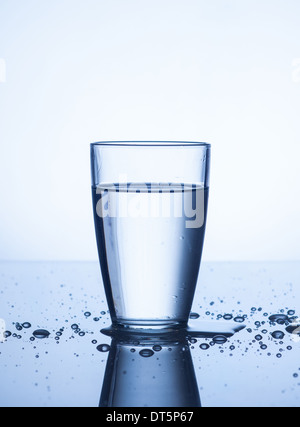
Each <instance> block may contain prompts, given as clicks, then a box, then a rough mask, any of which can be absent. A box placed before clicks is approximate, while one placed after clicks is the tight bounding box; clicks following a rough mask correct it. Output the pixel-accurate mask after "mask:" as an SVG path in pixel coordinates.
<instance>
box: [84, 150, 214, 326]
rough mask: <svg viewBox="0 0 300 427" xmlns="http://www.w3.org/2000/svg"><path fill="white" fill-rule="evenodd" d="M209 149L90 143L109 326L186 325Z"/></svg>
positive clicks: (198, 258) (203, 212)
mask: <svg viewBox="0 0 300 427" xmlns="http://www.w3.org/2000/svg"><path fill="white" fill-rule="evenodd" d="M209 165H210V146H209V144H205V143H197V142H193V143H191V142H188V143H185V142H100V143H95V144H92V145H91V168H92V193H93V205H94V218H95V230H96V237H97V244H98V251H99V259H100V264H101V270H102V277H103V282H104V286H105V291H106V296H107V301H108V305H109V309H110V314H111V318H112V322H113V325H114V326H115V327H126V328H142V329H152V330H153V329H154V330H157V329H169V328H179V327H186V325H187V321H188V316H189V313H190V310H191V306H192V302H193V297H194V292H195V287H196V282H197V277H198V272H199V267H200V261H201V255H202V247H203V241H204V233H205V222H206V212H207V203H208V186H209Z"/></svg>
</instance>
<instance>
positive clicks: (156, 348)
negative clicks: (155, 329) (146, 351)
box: [152, 344, 162, 351]
mask: <svg viewBox="0 0 300 427" xmlns="http://www.w3.org/2000/svg"><path fill="white" fill-rule="evenodd" d="M152 348H153V350H154V351H161V349H162V347H161V346H160V345H158V344H156V345H154V346H153V347H152Z"/></svg>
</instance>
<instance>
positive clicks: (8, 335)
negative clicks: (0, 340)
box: [3, 331, 11, 338]
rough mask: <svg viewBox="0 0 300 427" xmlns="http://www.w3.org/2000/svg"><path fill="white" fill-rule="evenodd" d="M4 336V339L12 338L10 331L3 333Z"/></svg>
mask: <svg viewBox="0 0 300 427" xmlns="http://www.w3.org/2000/svg"><path fill="white" fill-rule="evenodd" d="M3 336H4V338H8V337H10V336H11V332H10V331H5V332H3Z"/></svg>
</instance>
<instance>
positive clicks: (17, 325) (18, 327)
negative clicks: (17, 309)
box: [16, 323, 23, 331]
mask: <svg viewBox="0 0 300 427" xmlns="http://www.w3.org/2000/svg"><path fill="white" fill-rule="evenodd" d="M22 329H23V328H22V326H21V325H20V323H16V330H17V331H22Z"/></svg>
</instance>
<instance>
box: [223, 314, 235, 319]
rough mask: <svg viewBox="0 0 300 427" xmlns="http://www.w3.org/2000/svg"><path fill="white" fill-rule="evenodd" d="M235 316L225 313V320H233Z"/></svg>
mask: <svg viewBox="0 0 300 427" xmlns="http://www.w3.org/2000/svg"><path fill="white" fill-rule="evenodd" d="M232 318H233V315H232V314H224V316H223V319H225V320H231V319H232Z"/></svg>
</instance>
